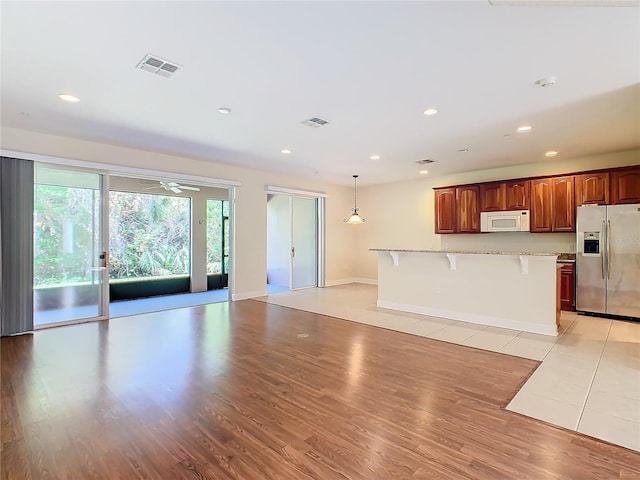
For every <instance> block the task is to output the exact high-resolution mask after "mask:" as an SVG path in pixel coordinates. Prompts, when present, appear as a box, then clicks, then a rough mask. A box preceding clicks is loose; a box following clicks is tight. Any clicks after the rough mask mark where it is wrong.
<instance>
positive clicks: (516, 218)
mask: <svg viewBox="0 0 640 480" xmlns="http://www.w3.org/2000/svg"><path fill="white" fill-rule="evenodd" d="M529 217H530V215H529V210H513V211H508V212H481V213H480V231H481V232H528V231H529Z"/></svg>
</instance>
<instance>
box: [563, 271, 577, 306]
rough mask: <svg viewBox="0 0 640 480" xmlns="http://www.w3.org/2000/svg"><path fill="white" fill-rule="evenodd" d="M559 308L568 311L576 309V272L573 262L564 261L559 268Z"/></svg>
mask: <svg viewBox="0 0 640 480" xmlns="http://www.w3.org/2000/svg"><path fill="white" fill-rule="evenodd" d="M560 308H561V309H562V310H569V311H575V309H576V274H575V264H573V263H565V264H563V265H562V268H561V269H560Z"/></svg>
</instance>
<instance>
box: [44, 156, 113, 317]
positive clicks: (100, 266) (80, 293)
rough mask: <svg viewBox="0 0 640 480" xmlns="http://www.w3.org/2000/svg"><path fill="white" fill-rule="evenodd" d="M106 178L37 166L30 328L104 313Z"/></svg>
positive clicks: (72, 170)
mask: <svg viewBox="0 0 640 480" xmlns="http://www.w3.org/2000/svg"><path fill="white" fill-rule="evenodd" d="M106 182H107V177H106V175H105V174H104V173H102V172H95V171H86V170H76V169H68V168H62V167H59V166H52V165H48V164H47V165H44V164H36V166H35V179H34V215H33V233H34V275H33V287H34V326H35V328H38V327H46V326H49V325H52V324H60V323H67V322H74V321H87V320H99V319H102V318H107V316H108V308H109V302H108V296H109V291H108V286H109V285H108V268H107V265H108V258H107V254H106V252H108V248H107V244H106V242H107V238H108V236H107V224H106V221H105V220H106V219H107V218H108V215H107V211H108V210H107V208H108V206H107V197H106V195H107V185H106Z"/></svg>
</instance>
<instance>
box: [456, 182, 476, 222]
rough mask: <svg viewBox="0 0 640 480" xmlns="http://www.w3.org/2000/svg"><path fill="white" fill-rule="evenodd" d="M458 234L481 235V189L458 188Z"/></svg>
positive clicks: (472, 186) (473, 187) (470, 187)
mask: <svg viewBox="0 0 640 480" xmlns="http://www.w3.org/2000/svg"><path fill="white" fill-rule="evenodd" d="M456 218H457V233H480V187H479V186H478V185H469V186H464V187H456Z"/></svg>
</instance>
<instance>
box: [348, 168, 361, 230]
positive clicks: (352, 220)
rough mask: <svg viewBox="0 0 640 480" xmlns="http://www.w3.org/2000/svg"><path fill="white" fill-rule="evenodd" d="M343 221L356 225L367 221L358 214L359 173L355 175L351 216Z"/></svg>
mask: <svg viewBox="0 0 640 480" xmlns="http://www.w3.org/2000/svg"><path fill="white" fill-rule="evenodd" d="M343 221H344V223H352V224H354V225H356V224H358V223H364V222H365V220H364V218H362V217H361V216H360V215H359V214H358V175H354V176H353V208H352V209H351V216H350V217H349V218H345V219H344V220H343Z"/></svg>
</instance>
